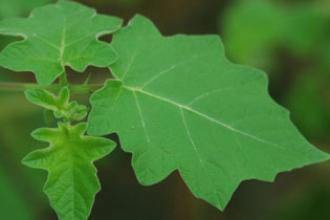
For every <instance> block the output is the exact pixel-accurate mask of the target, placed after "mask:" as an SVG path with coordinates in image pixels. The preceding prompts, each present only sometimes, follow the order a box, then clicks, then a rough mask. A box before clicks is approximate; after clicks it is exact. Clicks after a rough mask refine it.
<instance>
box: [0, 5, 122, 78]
mask: <svg viewBox="0 0 330 220" xmlns="http://www.w3.org/2000/svg"><path fill="white" fill-rule="evenodd" d="M121 23H122V21H121V19H118V18H115V17H111V16H105V15H98V14H97V13H96V11H95V10H93V9H90V8H88V7H85V6H83V5H80V4H78V3H74V2H69V1H64V0H61V1H59V2H58V3H57V4H51V5H48V6H44V7H40V8H37V9H35V10H34V11H33V12H32V14H31V16H30V17H29V18H27V19H22V18H12V19H6V20H3V21H0V34H2V35H12V36H20V37H23V40H21V41H18V42H15V43H12V44H10V45H9V46H8V47H6V48H5V49H4V50H3V51H2V52H1V53H0V65H1V66H3V67H6V68H8V69H11V70H14V71H32V72H33V73H34V74H35V75H36V78H37V81H38V82H39V83H40V84H51V83H52V82H53V81H54V80H55V79H56V78H57V77H58V76H60V75H61V74H63V72H64V71H65V66H69V67H71V68H72V69H74V70H75V71H78V72H83V71H84V70H85V69H86V67H87V66H89V65H92V66H97V67H106V66H108V65H110V64H112V63H113V62H114V61H115V60H116V58H117V56H116V54H115V52H114V50H113V48H112V47H111V46H110V45H109V44H108V43H106V42H103V41H100V40H98V38H99V37H100V36H102V35H105V34H110V33H113V32H114V31H116V30H118V29H119V28H120V27H121Z"/></svg>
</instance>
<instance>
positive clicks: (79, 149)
mask: <svg viewBox="0 0 330 220" xmlns="http://www.w3.org/2000/svg"><path fill="white" fill-rule="evenodd" d="M85 130H86V123H80V124H78V125H75V126H70V125H68V124H59V127H58V128H54V129H51V128H41V129H38V130H36V131H35V132H33V134H32V136H33V137H34V138H35V139H36V140H39V141H44V142H48V143H49V147H48V148H45V149H41V150H36V151H34V152H32V153H30V154H28V155H27V156H26V157H25V158H24V160H23V163H24V164H25V165H27V166H29V167H31V168H37V169H43V170H46V171H48V178H47V182H46V184H45V187H44V191H45V193H46V194H47V196H48V197H49V200H50V204H51V206H52V207H53V208H54V209H55V211H56V213H57V215H58V217H59V219H61V220H86V219H87V218H88V216H89V215H90V212H91V208H92V205H93V203H94V197H95V194H96V193H97V192H98V191H99V190H100V183H99V181H98V178H97V175H96V172H97V171H96V168H95V166H94V165H93V162H94V161H96V160H98V159H101V158H103V157H104V156H106V155H108V154H109V153H111V152H112V151H113V149H114V147H115V144H114V143H113V142H112V141H110V140H108V139H105V138H99V137H90V136H84V133H85Z"/></svg>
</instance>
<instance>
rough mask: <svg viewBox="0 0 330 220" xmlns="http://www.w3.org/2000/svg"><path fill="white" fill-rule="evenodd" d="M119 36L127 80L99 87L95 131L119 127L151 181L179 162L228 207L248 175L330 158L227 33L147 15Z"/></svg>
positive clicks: (119, 67)
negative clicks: (169, 30)
mask: <svg viewBox="0 0 330 220" xmlns="http://www.w3.org/2000/svg"><path fill="white" fill-rule="evenodd" d="M113 46H114V48H115V50H116V51H117V52H118V53H119V57H120V59H119V60H118V61H117V62H116V63H115V64H114V65H113V66H112V71H113V74H114V75H115V76H116V79H117V80H118V81H111V80H110V81H108V82H107V83H106V85H105V87H104V88H103V89H101V90H100V91H98V92H97V93H96V94H94V95H93V96H92V98H91V104H92V107H93V108H92V112H91V114H90V117H89V133H90V134H95V135H103V134H108V133H112V132H118V134H119V136H120V138H121V143H122V147H123V149H124V150H125V151H127V152H132V153H133V159H132V160H133V161H132V163H133V167H134V169H135V172H136V175H137V177H138V179H139V181H140V182H141V183H142V184H145V185H151V184H155V183H157V182H159V181H161V180H163V179H164V178H165V177H167V176H168V175H169V174H170V173H171V172H173V171H175V170H178V171H179V173H180V174H181V176H182V178H183V179H184V181H185V182H186V183H187V185H188V186H189V188H190V189H191V191H192V192H193V194H194V195H196V196H197V197H198V198H202V199H204V200H206V201H208V202H209V203H211V204H213V205H214V206H216V207H218V208H219V209H223V208H224V207H225V206H226V204H227V203H228V201H229V199H230V197H231V195H232V193H233V192H234V190H235V189H236V188H237V186H238V185H239V183H240V182H241V181H243V180H247V179H259V180H266V181H271V180H273V179H274V177H275V176H276V174H277V173H279V172H283V171H288V170H292V169H294V168H298V167H302V166H304V165H308V164H312V163H316V162H319V161H323V160H326V159H329V155H327V154H325V153H322V152H321V151H319V150H317V149H315V148H314V147H313V146H312V145H310V144H309V143H308V142H307V141H306V140H305V138H304V137H303V136H302V135H300V133H299V132H298V131H297V129H296V128H295V126H294V125H293V124H292V123H291V122H290V120H289V114H288V112H287V111H286V110H285V109H283V108H282V107H280V106H279V105H277V104H276V103H275V102H274V101H273V100H272V99H271V98H270V97H269V94H268V92H267V79H266V77H265V74H263V73H262V72H261V71H259V70H256V69H252V68H248V67H244V66H239V65H234V64H232V63H230V62H228V61H227V59H226V58H225V55H224V49H223V46H222V43H221V41H220V39H219V37H218V36H192V37H189V36H182V35H179V36H174V37H163V36H162V35H161V34H160V33H159V32H158V31H157V29H156V28H155V27H154V25H153V24H152V23H151V22H150V21H148V20H147V19H145V18H143V17H141V16H137V17H135V18H134V19H133V20H132V21H131V22H130V23H129V25H128V26H127V27H126V28H123V29H122V30H120V31H119V32H118V33H116V34H115V35H114V39H113Z"/></svg>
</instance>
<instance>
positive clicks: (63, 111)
mask: <svg viewBox="0 0 330 220" xmlns="http://www.w3.org/2000/svg"><path fill="white" fill-rule="evenodd" d="M25 96H26V98H27V100H29V101H30V102H31V103H33V104H35V105H38V106H41V107H43V108H45V109H47V110H50V111H53V113H54V116H55V118H57V119H62V118H64V119H66V120H75V121H81V120H83V119H84V118H85V117H86V116H87V107H86V106H84V105H80V104H78V103H77V102H76V101H70V90H69V88H67V87H63V88H62V89H61V90H60V92H59V95H58V96H56V95H54V94H53V93H51V92H49V91H47V90H45V89H27V90H26V91H25Z"/></svg>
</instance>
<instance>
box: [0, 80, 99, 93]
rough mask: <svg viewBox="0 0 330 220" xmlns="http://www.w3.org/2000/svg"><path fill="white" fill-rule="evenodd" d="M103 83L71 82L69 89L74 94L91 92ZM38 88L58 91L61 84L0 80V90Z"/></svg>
mask: <svg viewBox="0 0 330 220" xmlns="http://www.w3.org/2000/svg"><path fill="white" fill-rule="evenodd" d="M102 86H103V84H87V85H86V84H83V85H80V84H72V85H70V89H71V92H72V93H76V94H84V93H91V92H94V91H96V90H98V89H100V88H101V87H102ZM32 88H39V89H47V90H50V91H52V90H53V91H58V90H59V89H60V88H61V86H60V85H58V84H57V85H56V84H54V85H50V86H41V85H38V84H35V83H11V82H0V91H2V92H24V91H25V90H26V89H32Z"/></svg>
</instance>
